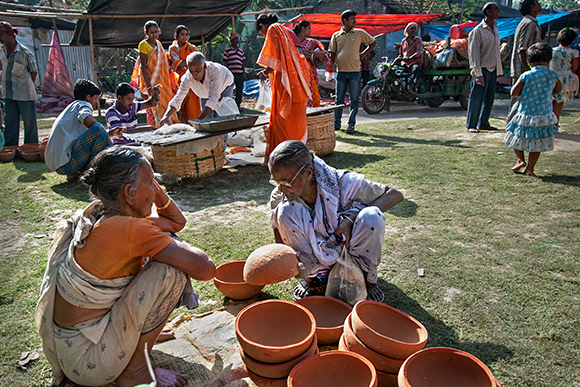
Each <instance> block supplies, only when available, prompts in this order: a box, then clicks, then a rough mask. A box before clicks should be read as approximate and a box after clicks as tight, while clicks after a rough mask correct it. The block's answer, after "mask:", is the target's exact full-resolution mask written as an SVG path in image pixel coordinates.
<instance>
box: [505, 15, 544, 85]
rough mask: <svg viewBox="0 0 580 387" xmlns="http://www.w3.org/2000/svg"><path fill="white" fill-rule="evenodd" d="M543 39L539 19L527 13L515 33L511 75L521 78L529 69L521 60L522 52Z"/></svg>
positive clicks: (514, 77) (515, 78)
mask: <svg viewBox="0 0 580 387" xmlns="http://www.w3.org/2000/svg"><path fill="white" fill-rule="evenodd" d="M541 41H542V29H541V28H540V26H539V25H538V20H537V19H536V18H535V17H533V16H532V15H526V16H524V18H523V19H522V21H521V22H520V24H518V28H516V34H515V35H514V48H513V51H512V62H511V76H512V78H513V79H514V80H517V79H519V78H520V75H522V73H524V72H526V71H528V70H529V68H526V69H525V68H524V64H523V63H522V61H521V60H520V52H522V51H526V50H527V49H528V47H530V46H531V45H532V44H535V43H540V42H541Z"/></svg>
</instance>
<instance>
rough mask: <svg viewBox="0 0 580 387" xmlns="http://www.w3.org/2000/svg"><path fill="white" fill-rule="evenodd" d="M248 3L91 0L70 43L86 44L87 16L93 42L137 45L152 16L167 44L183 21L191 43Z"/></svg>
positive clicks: (212, 34) (217, 28)
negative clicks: (146, 23) (90, 20)
mask: <svg viewBox="0 0 580 387" xmlns="http://www.w3.org/2000/svg"><path fill="white" fill-rule="evenodd" d="M249 4H250V0H241V1H236V0H220V1H210V0H197V1H190V0H161V1H143V0H115V1H112V0H91V2H90V4H89V6H88V8H87V13H86V14H84V15H87V16H89V17H90V18H83V19H80V20H79V21H78V23H77V27H76V29H75V33H74V36H73V38H72V40H71V42H70V44H71V45H89V44H90V35H89V20H88V19H92V30H93V42H94V45H95V46H105V47H107V46H108V47H133V48H136V47H137V45H138V44H139V42H140V41H141V40H143V39H144V37H145V34H144V32H143V26H144V25H145V22H146V21H147V20H155V21H156V22H157V24H159V27H160V28H161V35H160V36H159V40H160V41H161V42H162V43H164V44H165V45H167V44H168V43H171V42H172V41H173V33H174V31H175V27H176V26H178V25H180V24H183V25H185V26H187V28H189V30H190V31H191V39H190V41H191V42H192V43H197V44H199V43H201V40H202V36H203V38H204V39H205V40H206V41H207V40H210V39H212V38H213V37H215V36H216V35H217V34H219V32H220V31H221V30H222V29H223V28H224V27H225V26H226V25H228V24H231V23H232V17H234V16H238V15H239V14H240V13H242V12H243V11H244V9H245V8H246V7H247V6H248V5H249Z"/></svg>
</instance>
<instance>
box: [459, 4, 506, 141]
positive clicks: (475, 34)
mask: <svg viewBox="0 0 580 387" xmlns="http://www.w3.org/2000/svg"><path fill="white" fill-rule="evenodd" d="M482 12H483V15H484V16H485V18H484V19H483V21H482V22H481V23H479V24H478V25H477V27H475V28H474V29H473V30H472V31H471V32H470V33H469V64H470V66H471V93H470V94H469V104H468V105H467V125H466V126H467V131H468V132H473V133H478V132H479V131H480V130H497V128H494V127H493V126H491V125H489V116H490V114H491V108H492V106H493V99H494V97H495V87H496V79H497V74H498V73H499V74H503V67H502V64H501V55H500V53H499V32H498V30H497V24H496V22H495V20H497V18H498V17H499V7H498V6H497V4H496V3H487V4H485V5H484V6H483V9H482Z"/></svg>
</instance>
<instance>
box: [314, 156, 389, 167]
mask: <svg viewBox="0 0 580 387" xmlns="http://www.w3.org/2000/svg"><path fill="white" fill-rule="evenodd" d="M321 159H324V161H325V162H326V163H327V164H328V165H330V166H331V167H333V168H336V169H348V170H351V169H354V168H362V167H364V166H365V165H368V164H373V163H377V162H379V161H381V160H384V159H385V156H379V155H372V154H353V153H350V152H338V151H333V152H332V153H331V154H329V155H326V156H323V157H321Z"/></svg>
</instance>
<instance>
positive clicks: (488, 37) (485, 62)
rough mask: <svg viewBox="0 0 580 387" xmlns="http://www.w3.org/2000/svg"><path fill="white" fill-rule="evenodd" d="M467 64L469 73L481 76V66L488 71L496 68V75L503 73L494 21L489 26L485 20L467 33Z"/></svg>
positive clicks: (497, 33)
mask: <svg viewBox="0 0 580 387" xmlns="http://www.w3.org/2000/svg"><path fill="white" fill-rule="evenodd" d="M469 64H470V66H471V75H473V76H475V77H482V76H483V72H482V70H481V69H482V68H485V69H487V70H488V71H490V72H491V71H493V70H495V69H497V73H496V75H498V76H499V75H503V67H502V64H501V55H500V53H499V32H498V30H497V24H496V22H495V21H494V22H493V27H490V26H489V25H488V24H487V23H486V22H485V20H484V21H482V22H481V23H479V24H478V25H477V26H476V27H475V28H474V29H473V30H472V31H471V32H470V33H469Z"/></svg>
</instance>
